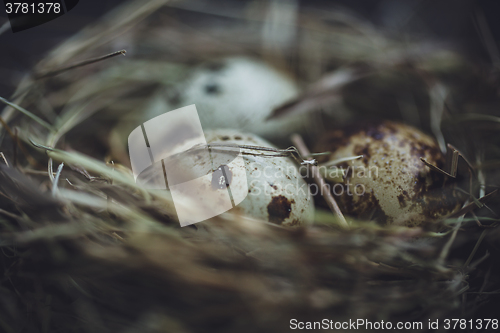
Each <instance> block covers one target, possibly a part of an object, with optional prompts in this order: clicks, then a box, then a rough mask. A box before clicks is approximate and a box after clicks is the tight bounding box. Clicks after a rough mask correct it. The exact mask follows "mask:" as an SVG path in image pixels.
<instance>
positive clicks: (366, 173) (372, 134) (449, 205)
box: [317, 121, 461, 227]
mask: <svg viewBox="0 0 500 333" xmlns="http://www.w3.org/2000/svg"><path fill="white" fill-rule="evenodd" d="M317 151H331V152H333V153H332V154H331V155H330V157H329V160H330V161H333V160H337V159H341V158H346V157H353V156H359V155H362V156H363V157H362V158H359V159H356V160H352V161H349V162H344V163H342V164H341V165H339V166H338V169H336V168H337V167H330V168H328V169H327V170H324V171H323V172H324V173H326V174H333V173H337V172H340V175H341V177H340V178H339V177H337V178H335V176H336V175H333V176H332V177H331V178H333V179H336V183H334V184H330V185H331V191H332V192H333V194H334V195H335V196H336V197H338V198H339V199H340V200H339V202H340V204H341V206H342V208H343V210H344V212H345V213H347V214H349V215H352V216H356V217H359V218H365V219H366V218H367V219H373V220H376V221H378V222H379V223H382V224H387V225H402V226H408V227H414V226H421V225H423V224H424V223H429V222H433V221H436V220H437V219H439V218H441V217H444V216H446V215H448V214H450V213H452V212H453V211H454V210H456V209H458V208H459V206H460V203H461V199H460V197H461V195H460V192H458V191H456V190H455V187H454V184H453V183H452V181H453V180H452V179H450V178H448V177H446V176H444V175H443V174H441V173H439V172H436V171H432V170H430V169H429V167H427V166H426V165H425V164H424V163H423V162H422V161H421V160H420V158H421V157H422V158H424V159H426V160H427V161H428V162H430V163H431V164H433V165H436V166H437V167H439V168H443V165H444V160H445V159H444V156H443V154H442V153H441V151H440V150H439V148H438V145H437V143H436V141H435V140H434V139H433V138H431V137H430V136H428V135H426V134H424V133H423V132H421V131H420V130H418V129H416V128H413V127H411V126H408V125H404V124H401V123H396V122H391V121H383V122H380V123H376V124H365V125H356V126H351V127H350V128H345V129H339V130H335V131H332V132H331V133H328V134H327V135H326V136H325V137H324V138H323V139H322V140H321V142H320V143H319V144H318V146H317ZM341 169H343V171H341Z"/></svg>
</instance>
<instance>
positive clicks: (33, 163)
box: [0, 117, 39, 166]
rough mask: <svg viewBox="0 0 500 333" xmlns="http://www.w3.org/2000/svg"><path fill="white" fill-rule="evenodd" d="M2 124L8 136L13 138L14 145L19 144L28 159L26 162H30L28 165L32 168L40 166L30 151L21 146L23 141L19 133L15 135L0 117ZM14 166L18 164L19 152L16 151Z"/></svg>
mask: <svg viewBox="0 0 500 333" xmlns="http://www.w3.org/2000/svg"><path fill="white" fill-rule="evenodd" d="M0 124H2V126H3V127H4V128H5V130H6V131H7V134H8V135H9V136H10V137H11V138H12V140H13V142H14V144H16V143H17V145H18V146H19V149H20V150H21V151H22V152H23V154H24V156H25V157H26V160H27V161H28V163H29V164H30V165H32V166H38V165H39V163H38V162H37V161H36V160H35V159H34V158H33V157H31V155H30V154H29V153H28V151H27V150H26V149H25V148H24V146H23V145H22V144H21V141H19V137H18V136H17V132H16V133H15V134H14V133H13V132H12V129H11V128H10V127H9V125H8V124H7V123H6V122H5V120H3V119H2V117H0ZM14 153H15V155H14V157H15V159H14V165H16V164H17V152H16V150H14Z"/></svg>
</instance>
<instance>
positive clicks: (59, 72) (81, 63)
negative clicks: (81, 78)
mask: <svg viewBox="0 0 500 333" xmlns="http://www.w3.org/2000/svg"><path fill="white" fill-rule="evenodd" d="M126 53H127V51H125V50H120V51H116V52H113V53H110V54H107V55H105V56H102V57H97V58H92V59H89V60H85V61H82V62H79V63H76V64H74V65H71V66H68V67H64V68H61V69H56V70H54V71H50V72H48V73H44V74H35V79H36V80H39V79H44V78H47V77H51V76H56V75H59V74H61V73H64V72H66V71H69V70H71V69H74V68H78V67H82V66H86V65H90V64H93V63H96V62H99V61H102V60H106V59H109V58H113V57H116V56H117V55H120V54H121V55H125V54H126Z"/></svg>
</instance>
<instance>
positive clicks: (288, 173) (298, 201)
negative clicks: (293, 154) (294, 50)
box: [205, 129, 314, 226]
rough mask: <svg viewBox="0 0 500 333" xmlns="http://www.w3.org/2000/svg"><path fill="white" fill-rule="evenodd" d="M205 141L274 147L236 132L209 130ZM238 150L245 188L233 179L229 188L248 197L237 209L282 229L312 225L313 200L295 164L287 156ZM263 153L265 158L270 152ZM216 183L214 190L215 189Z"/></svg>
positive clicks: (258, 138)
mask: <svg viewBox="0 0 500 333" xmlns="http://www.w3.org/2000/svg"><path fill="white" fill-rule="evenodd" d="M205 138H206V140H207V143H208V144H214V143H217V144H236V145H251V146H263V147H273V146H272V145H271V144H270V143H269V142H267V141H265V140H263V139H261V138H260V137H258V136H256V135H254V134H248V133H242V132H239V131H235V130H227V129H224V130H209V131H206V132H205ZM241 151H242V153H243V159H244V169H245V170H244V172H246V178H247V183H246V184H245V185H246V187H245V186H241V184H238V183H237V182H234V180H233V181H232V182H233V185H231V184H230V186H231V190H232V191H233V192H234V193H238V192H239V191H241V190H245V191H248V194H247V196H246V198H245V199H244V200H243V201H242V202H241V203H240V204H239V205H237V206H236V209H238V210H239V211H240V212H242V213H243V214H246V215H248V216H252V217H255V218H258V219H262V220H265V221H269V222H271V223H275V224H278V225H282V226H300V225H306V224H309V223H311V222H312V221H313V218H314V202H313V198H312V196H311V195H310V193H309V188H308V185H307V183H306V182H305V180H304V179H303V178H302V176H301V175H300V174H299V172H298V168H297V166H296V165H295V164H294V162H293V161H292V160H290V159H289V158H287V157H264V156H263V155H260V156H259V155H249V154H248V153H251V154H255V153H257V154H262V153H263V152H259V151H255V150H250V149H242V150H241ZM265 154H266V155H268V154H269V152H266V153H265ZM215 167H217V166H215ZM242 167H243V166H242V165H241V166H238V165H235V166H233V168H236V169H241V168H242ZM241 172H242V170H228V172H227V174H229V175H237V174H239V173H241ZM228 178H230V177H228ZM229 180H231V179H229ZM216 183H217V182H216ZM216 183H215V185H214V188H217V184H216ZM239 187H241V188H239Z"/></svg>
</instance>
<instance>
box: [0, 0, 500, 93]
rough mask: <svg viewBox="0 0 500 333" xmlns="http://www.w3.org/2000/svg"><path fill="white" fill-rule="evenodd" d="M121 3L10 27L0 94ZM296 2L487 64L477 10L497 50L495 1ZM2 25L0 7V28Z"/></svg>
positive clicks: (4, 39)
mask: <svg viewBox="0 0 500 333" xmlns="http://www.w3.org/2000/svg"><path fill="white" fill-rule="evenodd" d="M20 1H21V0H20ZM228 1H229V0H225V1H215V2H212V1H210V4H211V5H212V3H213V5H214V6H223V5H224V3H227V2H228ZM123 2H124V1H121V0H80V2H79V3H78V5H77V6H76V7H75V8H74V9H73V10H71V11H70V12H68V13H67V14H65V15H63V16H61V17H59V18H57V19H55V20H53V21H50V22H48V23H46V24H43V25H41V26H38V27H35V28H32V29H29V30H25V31H21V32H18V33H12V31H11V30H10V29H9V30H8V31H6V32H5V33H3V34H2V35H0V96H2V97H6V98H8V97H10V95H11V94H12V92H13V91H14V89H15V87H16V85H17V84H18V82H19V80H20V78H21V77H22V76H23V75H24V74H25V73H27V72H28V71H30V69H31V68H32V67H33V65H34V64H36V63H37V62H38V61H39V60H40V59H42V58H43V57H44V56H45V55H46V54H47V52H48V51H49V50H50V49H52V48H53V47H54V46H56V45H58V44H59V43H61V42H62V41H64V40H65V39H67V38H68V37H70V36H72V35H73V34H74V33H75V32H77V31H78V30H80V29H81V28H83V27H85V26H86V25H88V24H90V23H92V22H93V21H96V20H97V19H98V18H99V17H100V16H102V15H104V14H105V13H106V12H108V11H110V10H111V9H112V8H114V7H116V6H118V5H119V4H121V3H123ZM300 4H301V6H308V7H316V8H320V9H323V10H328V9H331V8H334V7H335V6H341V7H343V8H347V9H349V10H350V11H353V12H355V13H357V14H358V15H359V16H361V17H362V18H365V19H367V20H369V21H371V22H373V23H375V24H377V25H378V26H380V27H382V28H384V29H386V30H389V31H391V30H392V31H395V32H398V33H401V32H404V33H409V34H412V35H421V36H426V37H429V38H432V39H438V40H442V41H443V42H454V43H457V44H458V45H459V46H461V47H462V49H463V50H464V51H465V52H466V53H467V54H469V55H470V57H471V59H474V60H477V61H478V62H484V63H485V64H487V63H491V62H492V59H491V57H490V55H489V53H488V52H487V50H486V48H485V47H484V44H483V43H482V41H481V38H480V37H479V35H478V33H477V30H476V28H475V25H474V17H475V13H477V11H478V10H481V11H483V12H484V15H485V18H486V20H487V22H488V24H489V27H490V29H491V31H492V33H493V35H494V38H495V40H496V41H497V46H498V45H499V44H500V43H498V41H499V40H500V1H498V0H479V1H473V0H446V1H445V0H438V1H433V0H336V1H333V0H329V1H318V0H313V1H311V0H307V1H305V0H302V1H300ZM6 21H7V15H6V13H5V8H4V5H3V3H1V4H0V25H3V24H4V23H5V22H6Z"/></svg>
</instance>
